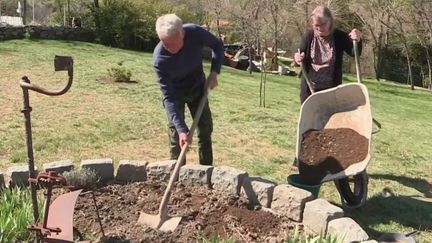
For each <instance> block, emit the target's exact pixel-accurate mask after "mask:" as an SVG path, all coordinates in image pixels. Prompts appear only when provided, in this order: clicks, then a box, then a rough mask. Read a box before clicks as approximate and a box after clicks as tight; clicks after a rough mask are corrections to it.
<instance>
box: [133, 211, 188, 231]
mask: <svg viewBox="0 0 432 243" xmlns="http://www.w3.org/2000/svg"><path fill="white" fill-rule="evenodd" d="M181 219H182V218H181V217H173V218H170V217H165V218H164V217H162V215H161V214H156V215H154V214H146V213H143V212H141V214H140V216H139V218H138V222H137V224H139V225H145V226H148V227H150V228H153V229H157V230H160V231H164V232H168V231H174V230H175V229H176V228H177V226H178V225H179V223H180V221H181Z"/></svg>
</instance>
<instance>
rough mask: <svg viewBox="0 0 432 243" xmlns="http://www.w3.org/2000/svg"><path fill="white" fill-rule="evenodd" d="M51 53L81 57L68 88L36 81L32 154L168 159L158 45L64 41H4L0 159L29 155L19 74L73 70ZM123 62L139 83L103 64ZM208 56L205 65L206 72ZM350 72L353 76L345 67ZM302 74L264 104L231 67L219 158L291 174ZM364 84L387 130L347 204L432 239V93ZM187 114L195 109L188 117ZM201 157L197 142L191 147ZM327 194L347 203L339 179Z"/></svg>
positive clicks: (52, 78) (218, 128)
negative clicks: (139, 48)
mask: <svg viewBox="0 0 432 243" xmlns="http://www.w3.org/2000/svg"><path fill="white" fill-rule="evenodd" d="M54 55H70V56H73V58H74V61H75V66H74V70H75V73H74V83H73V85H72V88H71V90H70V91H69V92H68V93H66V94H65V95H63V96H59V97H48V96H44V95H41V94H35V93H34V92H31V94H30V97H31V98H30V102H31V106H32V107H33V112H32V113H31V114H32V125H33V126H32V127H33V143H34V153H35V161H36V163H37V164H38V166H39V167H41V166H42V164H43V163H47V162H52V161H56V160H62V159H72V160H73V161H75V162H76V163H77V164H79V162H80V161H81V160H83V159H96V158H112V159H113V160H114V161H115V162H116V163H117V162H118V161H119V160H121V159H131V160H145V161H149V162H154V161H158V160H164V159H167V158H168V148H167V141H168V140H167V133H166V126H165V123H166V118H165V113H164V111H163V108H162V103H161V100H160V91H159V86H158V84H157V83H156V81H155V76H154V73H153V69H152V65H151V63H152V62H151V54H150V53H141V52H133V51H125V50H120V49H114V48H109V47H105V46H100V45H95V44H90V43H82V42H62V41H29V40H14V41H5V42H0V117H1V118H0V119H1V120H0V121H1V122H0V170H3V171H4V170H5V169H6V168H7V167H8V166H11V165H13V164H21V163H25V160H26V149H25V143H24V141H25V133H24V120H23V115H22V113H21V112H20V109H21V108H22V91H21V88H20V87H19V80H20V78H21V76H23V75H27V76H28V77H29V78H30V80H31V81H32V82H33V83H35V84H38V85H41V86H43V87H51V88H59V87H62V86H63V85H64V84H65V83H66V81H67V74H66V73H65V72H57V73H56V72H54V68H53V58H54ZM120 61H124V63H123V66H124V67H126V68H127V69H129V70H131V71H132V74H133V75H132V79H133V80H135V81H137V83H112V82H107V81H106V78H107V75H108V71H107V69H109V68H112V67H116V65H117V63H118V62H120ZM207 70H208V65H206V71H207ZM345 79H346V80H348V81H354V80H355V77H354V76H347V77H345ZM298 83H299V82H298V79H297V78H296V77H287V76H277V75H267V92H266V108H263V107H260V106H259V84H260V74H258V73H255V74H253V75H252V76H251V75H249V74H248V73H247V72H243V71H239V70H234V69H231V68H228V67H224V68H223V69H222V74H221V75H220V76H219V86H218V87H217V88H216V90H214V91H212V92H211V94H210V105H211V108H212V112H213V117H214V136H213V139H214V148H213V149H214V157H215V165H216V166H220V165H228V166H232V167H236V168H239V169H243V170H246V171H248V172H249V174H250V175H253V176H261V177H264V178H267V179H271V180H274V181H275V182H278V183H285V182H286V176H287V175H288V174H289V173H290V165H291V163H292V161H293V159H294V154H295V144H296V129H297V120H298V115H299V108H300V104H299V99H298V92H299V90H298V87H299V84H298ZM364 83H365V84H366V85H367V86H368V89H369V95H370V100H371V106H372V109H373V110H372V112H373V116H374V117H375V118H376V119H377V120H378V121H379V122H381V124H382V126H383V127H382V130H381V131H380V132H379V133H377V134H374V135H373V148H372V160H371V162H370V164H369V165H368V174H369V177H370V181H369V198H368V201H367V203H366V205H365V206H364V207H363V208H362V209H357V210H347V211H346V214H347V215H348V216H350V217H352V218H354V219H355V220H356V221H357V222H359V223H360V224H361V226H362V227H363V228H364V229H365V230H366V231H367V232H368V233H369V234H370V235H371V236H372V237H377V236H379V235H380V234H381V233H382V232H410V231H411V230H413V229H419V228H420V229H421V230H422V231H423V232H422V234H421V235H420V236H417V239H419V240H420V241H423V242H428V239H429V242H430V239H432V175H431V172H432V132H431V128H430V127H431V125H432V115H431V113H432V93H431V92H428V91H425V90H415V91H411V90H410V89H409V87H408V86H404V85H396V84H392V83H389V82H383V83H381V84H378V83H377V82H376V81H375V80H368V79H366V80H364ZM188 123H189V124H190V123H191V120H190V119H188ZM188 161H189V162H190V163H197V153H196V145H195V146H193V147H192V149H191V152H190V153H189V155H188ZM320 197H322V198H325V199H327V200H329V201H331V202H334V203H336V204H339V196H338V193H337V191H336V188H335V186H334V185H333V183H331V182H329V183H325V184H324V186H323V189H322V190H321V192H320Z"/></svg>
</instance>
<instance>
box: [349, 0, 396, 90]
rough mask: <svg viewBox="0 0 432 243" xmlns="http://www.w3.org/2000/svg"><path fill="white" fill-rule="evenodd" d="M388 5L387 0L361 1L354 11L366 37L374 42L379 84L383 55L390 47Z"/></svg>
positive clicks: (375, 68) (373, 58)
mask: <svg viewBox="0 0 432 243" xmlns="http://www.w3.org/2000/svg"><path fill="white" fill-rule="evenodd" d="M386 5H387V0H370V1H361V2H359V3H356V4H354V6H353V11H354V12H356V13H357V17H358V18H359V19H360V21H361V22H362V23H363V26H364V27H365V28H364V29H365V31H366V33H365V34H366V36H367V37H369V38H370V39H371V40H372V43H371V44H372V52H373V57H372V62H373V68H374V71H375V78H376V80H377V81H378V82H379V81H380V77H381V74H382V70H381V69H382V62H383V55H384V52H385V51H386V49H387V47H388V31H389V29H388V28H387V27H386V25H389V21H390V14H389V13H388V12H387V11H386ZM382 22H384V23H385V24H383V23H382Z"/></svg>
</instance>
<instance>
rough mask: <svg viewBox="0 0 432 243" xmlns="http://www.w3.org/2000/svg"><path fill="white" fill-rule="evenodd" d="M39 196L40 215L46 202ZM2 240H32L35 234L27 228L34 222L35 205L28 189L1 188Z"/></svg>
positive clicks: (0, 238)
mask: <svg viewBox="0 0 432 243" xmlns="http://www.w3.org/2000/svg"><path fill="white" fill-rule="evenodd" d="M44 200H45V199H44V198H43V197H42V196H40V197H38V202H39V205H38V207H39V215H42V208H43V203H44ZM0 201H1V203H0V242H32V241H33V240H34V239H35V234H34V233H31V232H30V231H28V230H27V226H28V225H30V224H32V223H33V206H32V202H31V197H30V192H29V190H27V189H20V188H13V189H4V190H3V191H1V190H0Z"/></svg>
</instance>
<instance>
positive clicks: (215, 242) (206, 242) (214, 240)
mask: <svg viewBox="0 0 432 243" xmlns="http://www.w3.org/2000/svg"><path fill="white" fill-rule="evenodd" d="M199 238H200V240H199V241H198V242H200V243H234V242H236V241H235V240H234V238H233V237H229V238H228V239H224V238H222V237H221V236H219V235H213V237H211V238H210V239H207V238H206V237H204V236H201V237H199Z"/></svg>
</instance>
